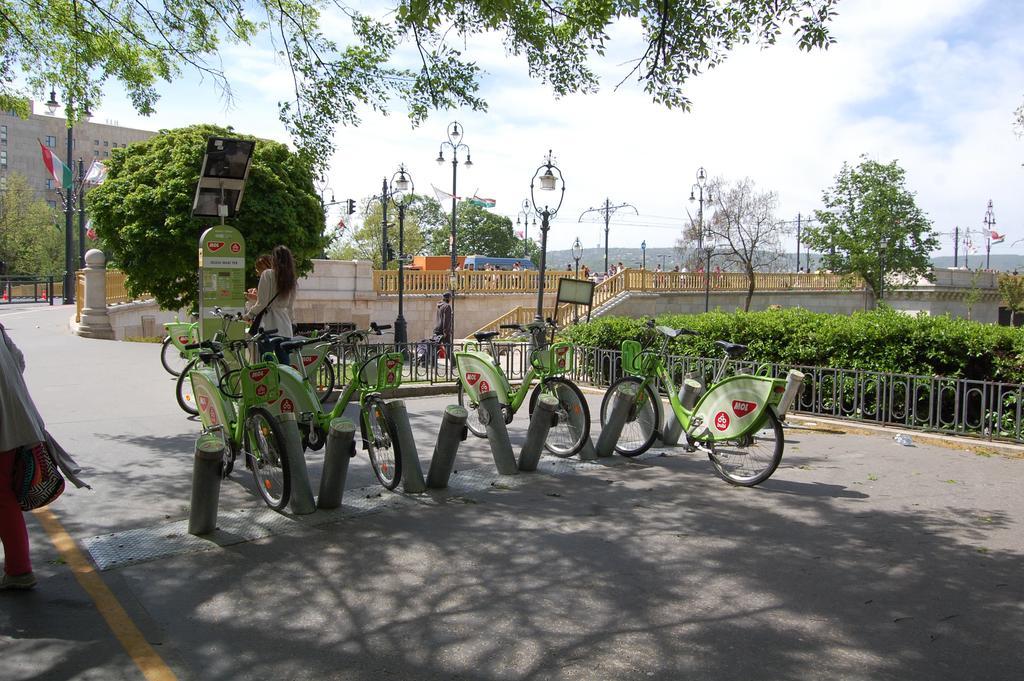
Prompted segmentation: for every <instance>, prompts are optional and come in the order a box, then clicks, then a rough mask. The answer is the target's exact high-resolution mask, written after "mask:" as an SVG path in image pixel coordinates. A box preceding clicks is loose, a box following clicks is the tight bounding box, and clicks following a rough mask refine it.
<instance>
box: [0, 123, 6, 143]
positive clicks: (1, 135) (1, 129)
mask: <svg viewBox="0 0 1024 681" xmlns="http://www.w3.org/2000/svg"><path fill="white" fill-rule="evenodd" d="M0 144H7V126H6V125H0Z"/></svg>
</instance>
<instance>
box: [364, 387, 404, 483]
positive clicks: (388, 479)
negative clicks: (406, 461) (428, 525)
mask: <svg viewBox="0 0 1024 681" xmlns="http://www.w3.org/2000/svg"><path fill="white" fill-rule="evenodd" d="M363 421H364V424H365V425H364V430H363V432H364V436H365V438H366V450H367V452H368V453H369V455H370V465H371V466H372V467H373V473H374V475H376V476H377V479H378V480H379V481H380V484H382V485H384V488H385V489H394V488H396V487H398V483H399V482H401V481H402V455H401V451H400V450H399V446H398V435H397V432H396V430H395V424H394V423H393V422H392V420H391V417H390V416H388V413H387V411H386V410H385V409H384V400H383V399H382V398H380V397H379V396H377V395H371V396H370V397H369V398H367V400H366V404H365V406H364V407H363Z"/></svg>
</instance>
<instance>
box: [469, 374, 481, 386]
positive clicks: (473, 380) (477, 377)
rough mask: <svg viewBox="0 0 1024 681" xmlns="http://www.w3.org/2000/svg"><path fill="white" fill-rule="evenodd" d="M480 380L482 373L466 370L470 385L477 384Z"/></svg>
mask: <svg viewBox="0 0 1024 681" xmlns="http://www.w3.org/2000/svg"><path fill="white" fill-rule="evenodd" d="M479 380H480V374H479V373H477V372H475V371H467V372H466V383H469V384H470V385H476V382H477V381H479Z"/></svg>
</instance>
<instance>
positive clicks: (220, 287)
mask: <svg viewBox="0 0 1024 681" xmlns="http://www.w3.org/2000/svg"><path fill="white" fill-rule="evenodd" d="M199 277H200V281H201V282H202V289H201V291H200V294H201V295H200V298H199V315H200V317H199V318H200V320H202V329H201V336H202V338H203V340H206V339H209V338H211V337H212V336H213V334H214V333H215V332H217V331H220V329H221V320H220V319H218V318H216V317H212V316H211V313H212V312H213V310H214V308H217V307H219V308H221V309H222V310H223V311H224V312H242V311H243V310H244V309H245V238H244V237H243V236H242V233H241V232H239V231H238V230H237V229H235V228H234V227H229V226H227V225H218V226H216V227H210V228H209V229H207V230H206V231H205V232H203V236H202V237H200V244H199ZM232 336H233V337H234V334H232Z"/></svg>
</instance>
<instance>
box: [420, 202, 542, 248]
mask: <svg viewBox="0 0 1024 681" xmlns="http://www.w3.org/2000/svg"><path fill="white" fill-rule="evenodd" d="M448 219H449V220H450V219H451V218H450V216H448ZM455 238H456V240H457V241H458V243H457V251H458V254H459V255H486V256H489V257H492V258H516V257H521V256H522V255H523V250H524V242H523V240H522V239H520V238H518V237H517V236H516V235H515V233H514V232H513V230H512V221H511V220H510V219H509V218H507V217H505V216H504V215H496V214H494V213H492V212H490V211H489V210H487V209H486V208H483V207H481V206H476V205H473V204H472V203H469V202H467V201H461V202H459V204H458V208H457V209H456V211H455ZM450 240H451V223H450V222H448V223H446V224H443V225H441V226H438V227H435V228H434V229H433V230H432V231H431V232H430V235H429V247H428V248H429V250H430V252H431V253H434V254H444V253H451V248H450V246H449V243H450ZM526 246H527V248H529V246H530V244H529V243H527V244H526ZM530 253H531V258H535V257H536V255H537V247H536V245H534V246H533V249H532V251H530Z"/></svg>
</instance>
